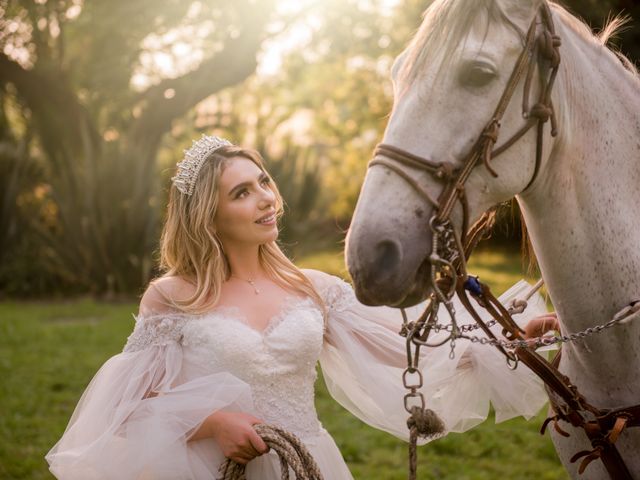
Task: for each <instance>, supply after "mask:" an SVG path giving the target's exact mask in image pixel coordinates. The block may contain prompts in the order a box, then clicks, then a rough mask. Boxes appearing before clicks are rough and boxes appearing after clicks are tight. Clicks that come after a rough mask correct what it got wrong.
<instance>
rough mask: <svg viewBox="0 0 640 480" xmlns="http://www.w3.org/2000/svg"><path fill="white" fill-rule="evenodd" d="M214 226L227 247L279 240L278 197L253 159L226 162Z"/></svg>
mask: <svg viewBox="0 0 640 480" xmlns="http://www.w3.org/2000/svg"><path fill="white" fill-rule="evenodd" d="M218 182H219V183H218V192H219V199H218V211H217V212H216V217H215V219H214V225H215V229H216V233H217V235H218V238H220V241H221V242H222V244H223V245H224V246H229V245H232V244H244V245H262V244H264V243H268V242H271V241H274V240H276V238H278V226H277V223H276V206H275V202H276V196H275V194H274V192H273V191H272V190H271V188H270V185H269V182H270V179H269V177H267V175H266V174H265V173H264V172H263V171H262V170H260V168H259V167H258V166H257V165H256V164H255V163H253V162H252V161H251V160H249V159H247V158H244V157H233V158H230V159H229V160H227V162H226V165H225V167H224V168H223V170H222V173H221V175H220V179H219V181H218Z"/></svg>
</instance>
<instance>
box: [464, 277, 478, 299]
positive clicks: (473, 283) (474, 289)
mask: <svg viewBox="0 0 640 480" xmlns="http://www.w3.org/2000/svg"><path fill="white" fill-rule="evenodd" d="M464 288H465V289H466V290H468V291H469V292H471V294H472V295H476V296H482V287H481V286H480V280H479V279H478V277H472V276H469V277H467V281H466V282H464Z"/></svg>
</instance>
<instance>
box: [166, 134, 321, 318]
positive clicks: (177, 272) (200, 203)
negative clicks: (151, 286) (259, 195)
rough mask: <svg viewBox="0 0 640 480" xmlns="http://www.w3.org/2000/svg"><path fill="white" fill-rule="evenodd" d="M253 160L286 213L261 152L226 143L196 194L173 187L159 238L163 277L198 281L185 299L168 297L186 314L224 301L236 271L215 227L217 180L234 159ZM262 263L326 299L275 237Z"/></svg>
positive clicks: (288, 285) (284, 280)
mask: <svg viewBox="0 0 640 480" xmlns="http://www.w3.org/2000/svg"><path fill="white" fill-rule="evenodd" d="M234 157H242V158H246V159H248V160H251V161H252V162H253V163H255V164H256V165H257V166H258V168H260V170H262V171H263V172H264V173H265V175H267V176H268V177H269V179H270V180H271V181H270V182H269V188H271V190H272V191H273V193H274V195H275V198H276V202H275V208H276V217H277V218H278V219H280V218H281V217H282V214H283V200H282V196H281V195H280V192H279V191H278V188H277V186H276V184H275V182H274V181H273V179H272V178H271V176H270V175H269V173H268V172H267V170H266V169H265V167H264V160H263V159H262V156H261V155H260V154H259V153H258V152H257V151H255V150H251V149H246V148H241V147H238V146H235V145H230V146H225V147H221V148H219V149H218V150H216V151H215V152H213V153H212V154H211V155H209V157H207V159H206V160H205V161H204V164H203V165H202V168H201V170H200V172H199V174H198V178H197V179H196V182H195V185H194V190H193V194H192V195H190V196H189V195H185V194H182V193H180V191H179V190H178V189H177V188H176V186H175V185H173V184H172V185H171V189H170V191H169V203H168V205H167V214H166V219H165V222H164V225H163V228H162V235H161V237H160V269H161V271H162V272H163V274H162V276H163V277H165V276H177V277H180V278H182V279H184V280H186V281H188V282H190V283H192V284H194V285H195V287H196V290H195V292H194V294H193V296H191V297H190V298H187V299H186V300H177V299H168V300H169V302H171V304H172V306H173V307H174V308H177V309H179V310H181V311H183V312H187V313H195V314H198V313H204V312H206V311H208V310H211V309H212V308H213V307H215V305H217V303H218V301H219V300H220V290H221V287H222V284H223V283H224V282H225V281H227V280H228V279H229V276H230V275H231V269H230V266H229V262H228V260H227V257H226V255H225V253H224V250H223V248H222V244H221V243H220V240H219V239H218V237H217V235H216V231H215V227H214V225H213V220H212V219H213V218H215V215H216V211H217V208H218V204H219V189H218V183H219V179H220V175H221V174H222V172H223V171H224V169H225V167H226V165H227V164H228V163H229V161H230V159H232V158H234ZM258 256H259V262H260V265H261V267H262V268H264V270H265V271H266V273H267V275H268V276H269V277H270V278H271V279H272V280H274V281H275V282H276V283H278V284H279V285H280V286H282V287H283V288H285V289H286V290H290V291H293V292H296V293H299V294H301V295H305V296H308V297H311V298H312V299H313V300H315V302H316V303H317V304H318V305H319V306H321V307H322V308H323V310H324V307H323V302H322V300H321V298H320V296H319V295H318V293H317V292H316V290H315V288H314V287H313V285H312V284H311V282H310V281H309V279H308V278H307V277H306V276H305V275H304V274H303V273H302V272H301V271H300V269H299V268H298V267H296V266H295V265H294V264H293V263H292V262H291V261H290V260H289V259H288V258H287V257H286V256H285V254H284V253H283V252H282V250H281V249H280V247H279V246H278V244H277V243H276V242H275V241H272V242H268V243H265V244H262V245H260V246H259V248H258Z"/></svg>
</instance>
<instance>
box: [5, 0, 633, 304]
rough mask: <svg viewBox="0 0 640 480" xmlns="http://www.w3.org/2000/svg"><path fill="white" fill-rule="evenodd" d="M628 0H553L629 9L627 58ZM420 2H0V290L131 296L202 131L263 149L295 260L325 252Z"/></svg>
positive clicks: (342, 223)
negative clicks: (180, 169) (186, 152)
mask: <svg viewBox="0 0 640 480" xmlns="http://www.w3.org/2000/svg"><path fill="white" fill-rule="evenodd" d="M635 3H636V2H633V1H630V0H610V1H595V0H593V1H587V0H579V1H578V0H576V1H573V0H566V1H565V2H564V4H565V5H567V6H568V8H570V9H571V10H572V11H573V12H574V13H576V14H577V15H579V16H582V17H583V18H585V19H586V20H587V21H588V23H590V25H592V26H593V28H594V29H595V30H598V29H600V28H601V27H602V25H603V24H604V21H605V20H606V18H607V17H608V16H609V14H610V13H611V14H617V13H619V12H623V13H627V14H629V15H632V16H633V18H634V21H632V22H631V23H630V24H629V28H628V29H627V30H626V31H624V32H622V33H621V34H620V35H619V36H618V37H617V39H616V40H615V41H616V42H617V43H616V45H617V46H619V48H620V49H621V50H622V51H623V52H624V53H626V54H628V55H629V57H630V58H631V59H632V61H635V60H637V58H638V56H639V55H640V50H639V48H640V41H639V39H638V35H639V32H640V29H639V27H638V26H637V25H638V22H637V19H638V16H640V11H639V9H640V7H638V6H636V4H635ZM427 4H428V2H425V1H417V0H300V1H292V0H291V1H289V0H236V1H234V2H225V1H223V0H206V1H205V0H202V1H179V0H155V1H151V0H128V1H123V0H110V1H109V2H96V1H91V0H86V1H83V0H36V1H33V0H32V1H27V0H23V1H15V0H13V1H11V0H0V198H1V202H2V203H1V204H0V295H51V294H55V293H61V294H68V293H72V292H74V293H93V294H97V295H100V296H107V297H113V296H115V295H119V294H132V293H137V292H138V291H139V289H140V288H141V286H142V285H144V284H145V283H146V281H147V280H148V279H149V277H150V276H151V275H153V274H154V273H155V271H154V265H155V257H154V251H155V248H156V245H157V239H158V235H159V226H160V223H161V220H162V215H163V208H164V205H165V202H166V193H167V188H168V185H169V177H170V176H171V174H172V170H173V167H174V165H175V163H176V162H177V161H178V160H179V159H180V157H181V152H182V149H183V148H186V147H187V146H188V145H189V144H190V141H191V139H192V138H197V137H199V136H200V134H201V133H203V132H206V133H215V134H221V135H225V136H227V137H229V138H231V139H233V140H234V141H235V142H237V143H241V144H243V145H247V146H253V147H255V148H257V149H258V150H260V151H261V152H262V153H263V154H264V155H265V158H266V160H267V163H268V165H269V168H270V170H271V171H272V172H273V174H274V176H275V177H276V179H277V181H278V184H279V186H280V188H281V190H282V193H283V195H284V197H285V200H286V201H287V205H288V215H287V216H286V217H285V223H284V225H283V235H282V240H283V244H284V246H285V248H286V249H287V250H288V251H289V252H290V253H291V254H292V255H294V256H295V255H296V254H299V253H301V252H307V251H311V250H313V249H320V248H326V247H327V246H332V245H333V246H335V245H336V243H337V242H338V241H339V239H340V237H341V233H342V232H343V231H344V230H345V229H346V227H347V226H348V223H349V220H350V215H351V212H352V211H353V208H354V206H355V200H356V198H357V194H358V191H359V187H360V185H361V182H362V179H363V178H364V174H365V170H366V163H367V161H368V159H369V156H370V154H371V151H372V150H373V147H374V145H375V144H376V143H377V142H378V141H379V139H380V138H381V135H382V132H383V129H384V126H385V124H386V121H387V115H388V113H389V111H390V108H391V101H392V98H391V85H390V82H389V79H388V77H389V70H390V67H391V63H392V61H393V59H394V57H395V56H396V55H397V54H398V53H399V52H400V51H401V50H402V49H403V47H404V46H405V45H406V43H407V42H408V40H409V39H410V38H411V36H412V34H413V32H414V31H415V29H416V28H417V27H418V25H419V24H420V20H421V12H422V11H423V10H424V9H425V8H426V6H427ZM509 217H510V215H505V218H506V219H507V220H506V221H505V223H506V224H508V223H509V220H508V218H509ZM501 231H505V230H504V229H503V230H501ZM517 231H518V229H517V228H511V229H510V230H509V234H508V235H503V236H504V237H509V238H511V237H512V236H513V235H511V233H512V232H517ZM516 236H517V235H516Z"/></svg>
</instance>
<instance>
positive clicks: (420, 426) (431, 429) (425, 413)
mask: <svg viewBox="0 0 640 480" xmlns="http://www.w3.org/2000/svg"><path fill="white" fill-rule="evenodd" d="M407 427H408V428H409V430H412V431H413V430H414V429H415V432H416V433H417V435H418V436H420V437H424V438H433V437H437V436H440V435H442V434H443V433H444V422H443V421H442V420H441V419H440V417H438V414H437V413H436V412H434V411H433V410H431V409H429V408H420V407H418V406H413V407H411V416H410V417H409V418H408V419H407Z"/></svg>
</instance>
